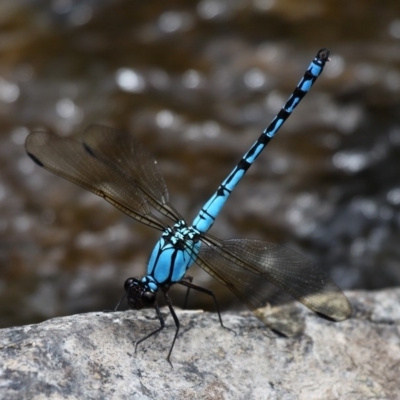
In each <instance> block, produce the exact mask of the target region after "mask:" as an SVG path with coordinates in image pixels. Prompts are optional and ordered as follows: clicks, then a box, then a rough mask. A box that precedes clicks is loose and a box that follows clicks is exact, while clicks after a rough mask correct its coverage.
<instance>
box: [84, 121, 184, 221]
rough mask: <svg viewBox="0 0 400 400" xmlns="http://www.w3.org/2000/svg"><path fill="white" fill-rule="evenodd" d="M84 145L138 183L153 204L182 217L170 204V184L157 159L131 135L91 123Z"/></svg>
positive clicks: (87, 129)
mask: <svg viewBox="0 0 400 400" xmlns="http://www.w3.org/2000/svg"><path fill="white" fill-rule="evenodd" d="M83 144H84V146H85V148H86V149H87V150H88V151H89V152H90V154H92V155H93V156H94V157H96V158H97V159H99V160H100V161H102V162H104V163H105V164H107V165H112V166H113V168H115V169H118V170H119V172H120V174H121V175H123V176H127V177H129V178H130V180H131V181H134V182H136V184H137V186H138V187H139V188H140V190H141V191H142V192H144V194H145V195H146V198H147V200H148V201H149V203H150V204H151V205H152V207H154V208H155V209H156V210H158V211H159V212H161V213H162V214H164V215H165V216H167V217H168V218H170V219H172V220H173V221H177V220H180V219H182V217H181V216H180V215H179V213H178V212H177V211H176V210H175V209H174V208H173V207H172V206H171V205H170V204H169V203H168V202H169V195H168V189H167V185H166V184H165V181H164V178H163V176H162V174H161V173H160V171H159V169H158V165H157V161H156V160H155V159H154V157H153V156H152V154H151V153H150V152H149V151H148V150H147V149H146V148H145V146H144V145H143V144H142V143H140V142H139V141H138V140H136V139H135V138H134V137H133V136H132V135H128V134H126V133H125V132H123V131H119V130H116V129H113V128H109V127H107V126H101V125H90V126H88V127H87V128H86V130H85V132H84V134H83Z"/></svg>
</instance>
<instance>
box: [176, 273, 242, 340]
mask: <svg viewBox="0 0 400 400" xmlns="http://www.w3.org/2000/svg"><path fill="white" fill-rule="evenodd" d="M192 280H193V278H192V279H191V280H190V281H189V280H188V279H185V278H184V279H182V280H181V281H179V282H178V283H180V284H181V285H183V286H186V287H188V288H189V289H193V290H198V291H199V292H202V293H205V294H208V295H209V296H211V297H212V298H213V299H214V304H215V308H216V310H217V313H218V318H219V322H220V324H221V326H222V327H223V328H225V329H227V330H228V331H231V332H233V333H234V334H235V335H236V332H235V331H234V330H233V329H230V328H228V327H226V326H225V325H224V324H223V322H222V318H221V313H220V311H219V305H218V302H217V298H216V297H215V294H214V292H213V291H212V290H210V289H206V288H203V287H201V286H197V285H194V284H193V283H192Z"/></svg>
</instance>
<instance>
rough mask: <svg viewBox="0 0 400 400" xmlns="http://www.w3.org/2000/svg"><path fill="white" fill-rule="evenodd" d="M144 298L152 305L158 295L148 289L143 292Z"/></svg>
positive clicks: (146, 302) (145, 302)
mask: <svg viewBox="0 0 400 400" xmlns="http://www.w3.org/2000/svg"><path fill="white" fill-rule="evenodd" d="M142 299H143V303H144V304H146V305H147V306H151V305H153V304H154V302H155V301H156V295H155V293H153V292H149V291H147V292H144V293H143V294H142Z"/></svg>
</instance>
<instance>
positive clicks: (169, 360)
mask: <svg viewBox="0 0 400 400" xmlns="http://www.w3.org/2000/svg"><path fill="white" fill-rule="evenodd" d="M164 297H165V301H166V302H167V305H168V308H169V311H170V312H171V315H172V318H173V319H174V322H175V326H176V330H175V336H174V340H173V341H172V344H171V348H170V349H169V353H168V357H167V361H168V362H169V363H170V365H171V367H172V368H174V367H173V365H172V363H171V359H170V358H171V354H172V349H173V348H174V346H175V341H176V338H177V337H178V332H179V327H180V323H179V319H178V317H177V316H176V313H175V310H174V307H173V306H172V303H171V300H170V298H169V296H168V294H167V292H164Z"/></svg>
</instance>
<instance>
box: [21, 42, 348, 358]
mask: <svg viewBox="0 0 400 400" xmlns="http://www.w3.org/2000/svg"><path fill="white" fill-rule="evenodd" d="M328 60H329V51H328V50H326V49H322V50H320V51H319V52H318V54H317V56H316V57H315V58H314V60H313V61H312V63H311V65H310V66H309V67H308V69H307V71H306V73H305V74H304V76H303V78H302V79H301V81H300V83H299V84H298V86H297V87H296V89H295V90H294V92H293V94H292V95H291V96H290V98H289V100H288V101H287V103H286V104H285V105H284V107H283V108H282V110H281V111H280V112H279V113H278V115H277V116H276V117H275V118H274V120H273V121H272V123H271V124H270V125H269V126H268V128H266V129H265V130H264V131H263V133H262V134H261V136H260V137H259V138H258V140H257V141H256V142H255V143H254V144H253V146H252V147H251V148H250V150H249V151H248V152H247V153H246V154H245V155H244V156H243V158H242V159H241V160H240V162H239V163H238V164H237V166H236V167H235V168H234V169H233V171H232V172H231V173H230V174H229V175H228V177H227V178H226V179H225V180H224V181H223V182H222V183H221V185H220V186H219V188H218V189H217V191H216V192H215V193H214V194H213V195H212V196H211V198H210V199H209V200H208V201H207V203H206V204H205V205H204V207H203V208H202V209H201V210H200V212H199V214H198V215H197V217H196V218H195V219H194V221H193V224H192V225H191V226H189V225H187V223H186V222H185V220H184V219H183V218H182V217H181V216H180V215H179V213H178V212H177V211H176V210H175V208H174V207H173V206H172V205H171V204H170V203H169V196H168V190H167V186H166V184H165V182H164V178H163V177H162V175H161V173H160V171H159V170H158V167H157V163H156V161H155V159H154V158H153V157H152V155H151V154H150V153H149V152H148V151H147V150H146V148H145V147H144V146H143V145H142V144H141V143H140V142H138V141H137V140H136V139H135V138H134V137H133V136H131V135H127V134H125V133H123V132H120V131H117V130H114V129H112V128H108V127H104V126H100V125H91V126H89V127H88V128H87V129H86V130H85V132H84V134H83V137H82V141H76V140H74V139H71V138H59V137H57V136H54V135H51V134H49V133H47V132H43V131H34V132H32V133H31V134H30V135H29V136H28V138H27V139H26V144H25V146H26V151H27V153H28V155H29V156H30V157H31V158H32V159H33V160H34V161H35V162H36V163H37V164H38V165H40V166H41V167H44V168H46V169H47V170H49V171H51V172H53V173H55V174H57V175H59V176H61V177H63V178H65V179H68V180H70V181H72V182H74V183H76V184H77V185H80V186H82V187H84V188H85V189H87V190H90V191H92V192H93V193H95V194H97V195H99V196H101V197H103V198H104V199H105V200H107V201H108V202H110V203H111V204H113V205H114V206H115V207H117V208H118V209H120V210H121V211H123V212H124V213H126V214H127V215H129V216H131V217H132V218H134V219H135V220H137V221H139V222H142V223H144V224H146V225H148V226H151V227H153V228H155V229H158V230H160V231H161V232H162V234H161V238H160V239H159V241H158V242H157V243H156V245H155V247H154V249H153V251H152V253H151V255H150V258H149V262H148V266H147V272H146V275H145V276H144V277H143V278H141V279H136V278H129V279H127V280H126V281H125V295H124V297H125V296H126V298H127V301H128V304H129V306H130V307H131V308H133V309H140V308H142V307H144V306H153V307H154V308H155V310H156V313H157V315H158V318H159V320H160V327H159V328H158V329H156V330H155V331H152V332H150V333H149V334H148V335H146V336H145V337H143V338H141V339H139V340H138V341H137V342H136V348H137V345H138V344H139V343H141V342H143V341H144V340H145V339H147V338H148V337H150V336H152V335H154V334H155V333H157V332H158V331H160V330H161V329H163V328H164V326H165V324H164V318H163V316H162V314H161V312H160V309H159V306H158V303H157V295H158V293H159V292H162V294H163V296H164V297H165V300H166V303H167V305H168V307H169V309H170V312H171V314H172V316H173V318H174V322H175V325H176V330H175V336H174V339H173V341H172V344H171V346H170V349H169V353H168V357H167V359H168V361H169V362H170V357H171V353H172V349H173V347H174V344H175V340H176V338H177V336H178V332H179V326H180V324H179V320H178V318H177V315H176V313H175V311H174V308H173V306H172V303H171V301H170V298H169V296H168V291H169V289H170V287H171V286H172V285H173V284H175V283H179V284H181V285H184V286H186V287H187V288H188V291H189V290H190V289H194V290H198V291H201V292H203V293H206V294H208V295H210V296H212V297H213V298H214V302H215V305H216V307H217V311H218V316H219V320H220V323H221V325H222V326H224V325H223V323H222V319H221V315H220V313H219V309H218V304H217V302H216V299H215V296H214V294H213V293H212V292H211V291H210V290H208V289H205V288H201V287H199V286H196V285H194V284H193V283H192V279H191V278H190V277H189V276H187V275H186V271H187V270H188V268H189V267H190V266H191V265H192V264H193V263H197V264H198V265H200V266H201V267H202V268H204V269H205V270H206V271H207V272H208V273H209V274H210V275H212V276H213V277H215V278H216V279H218V280H219V281H220V282H221V283H222V284H224V285H226V286H227V287H228V288H229V289H231V291H232V292H233V293H235V294H236V295H237V296H238V297H239V299H241V300H242V301H243V302H244V303H245V304H246V305H247V306H248V307H249V308H250V310H252V311H253V312H254V313H255V315H257V317H258V318H260V319H261V320H262V321H263V322H264V323H265V324H266V325H267V326H268V327H270V328H271V329H273V330H274V331H277V332H279V333H281V334H283V335H286V336H293V335H296V334H299V333H301V331H302V329H303V325H302V321H301V319H299V318H298V316H297V315H295V314H294V311H293V310H294V309H293V308H291V307H290V306H288V305H283V304H282V301H281V300H280V299H282V298H283V297H282V296H281V293H282V292H283V293H287V294H289V295H290V296H291V297H293V298H294V299H296V300H298V301H300V302H301V303H303V304H304V305H306V306H307V307H308V308H309V309H311V310H312V311H314V312H316V313H317V314H319V315H321V316H323V317H326V318H328V319H330V320H335V321H341V320H344V319H347V318H349V317H350V315H351V305H350V303H349V301H348V300H347V298H346V297H345V295H344V294H343V293H342V291H341V290H340V289H339V287H338V286H337V285H336V284H335V283H334V282H333V281H332V280H331V279H330V277H329V276H328V275H327V273H326V272H324V271H323V270H321V269H319V268H317V267H316V266H315V265H314V264H313V263H311V262H310V261H309V260H307V259H306V258H305V257H303V256H302V255H300V254H298V253H296V252H294V251H292V250H290V249H286V248H284V247H281V246H278V245H275V244H271V243H266V242H263V241H259V240H251V239H231V240H219V239H217V238H214V237H213V236H211V235H209V234H208V233H207V231H208V230H209V229H210V228H211V226H212V225H213V223H214V221H215V219H216V218H217V216H218V214H219V212H220V211H221V209H222V207H223V205H224V204H225V202H226V200H227V199H228V197H229V195H230V194H231V193H232V191H233V190H234V188H235V186H236V185H237V184H238V182H239V181H240V179H241V178H242V177H243V176H244V174H245V173H246V171H247V170H248V169H249V168H250V166H251V165H252V164H253V162H254V161H255V159H256V158H257V157H258V156H259V155H260V153H261V152H262V151H263V149H264V148H265V146H266V145H267V144H268V143H269V141H270V140H271V139H272V138H273V137H274V135H275V134H276V132H277V131H278V129H279V128H280V127H281V126H282V125H283V123H284V122H285V120H286V119H287V118H288V117H289V115H290V114H291V113H292V112H293V110H294V108H295V107H296V106H297V105H298V104H299V102H300V101H301V99H302V98H303V97H304V95H305V94H306V93H307V92H308V91H309V90H310V88H311V86H312V85H313V84H314V82H315V80H316V79H317V78H318V76H319V75H320V74H321V72H322V70H323V68H324V65H325V63H326V62H327V61H328ZM153 209H155V210H157V211H158V212H159V213H161V214H162V215H163V216H164V217H165V218H166V219H167V220H170V221H172V225H170V224H168V223H167V222H165V221H164V220H163V219H162V218H159V217H157V216H156V215H154V214H153V213H152V210H153ZM121 300H122V299H121ZM118 305H119V304H118ZM118 305H117V307H118ZM278 306H279V307H278Z"/></svg>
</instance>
